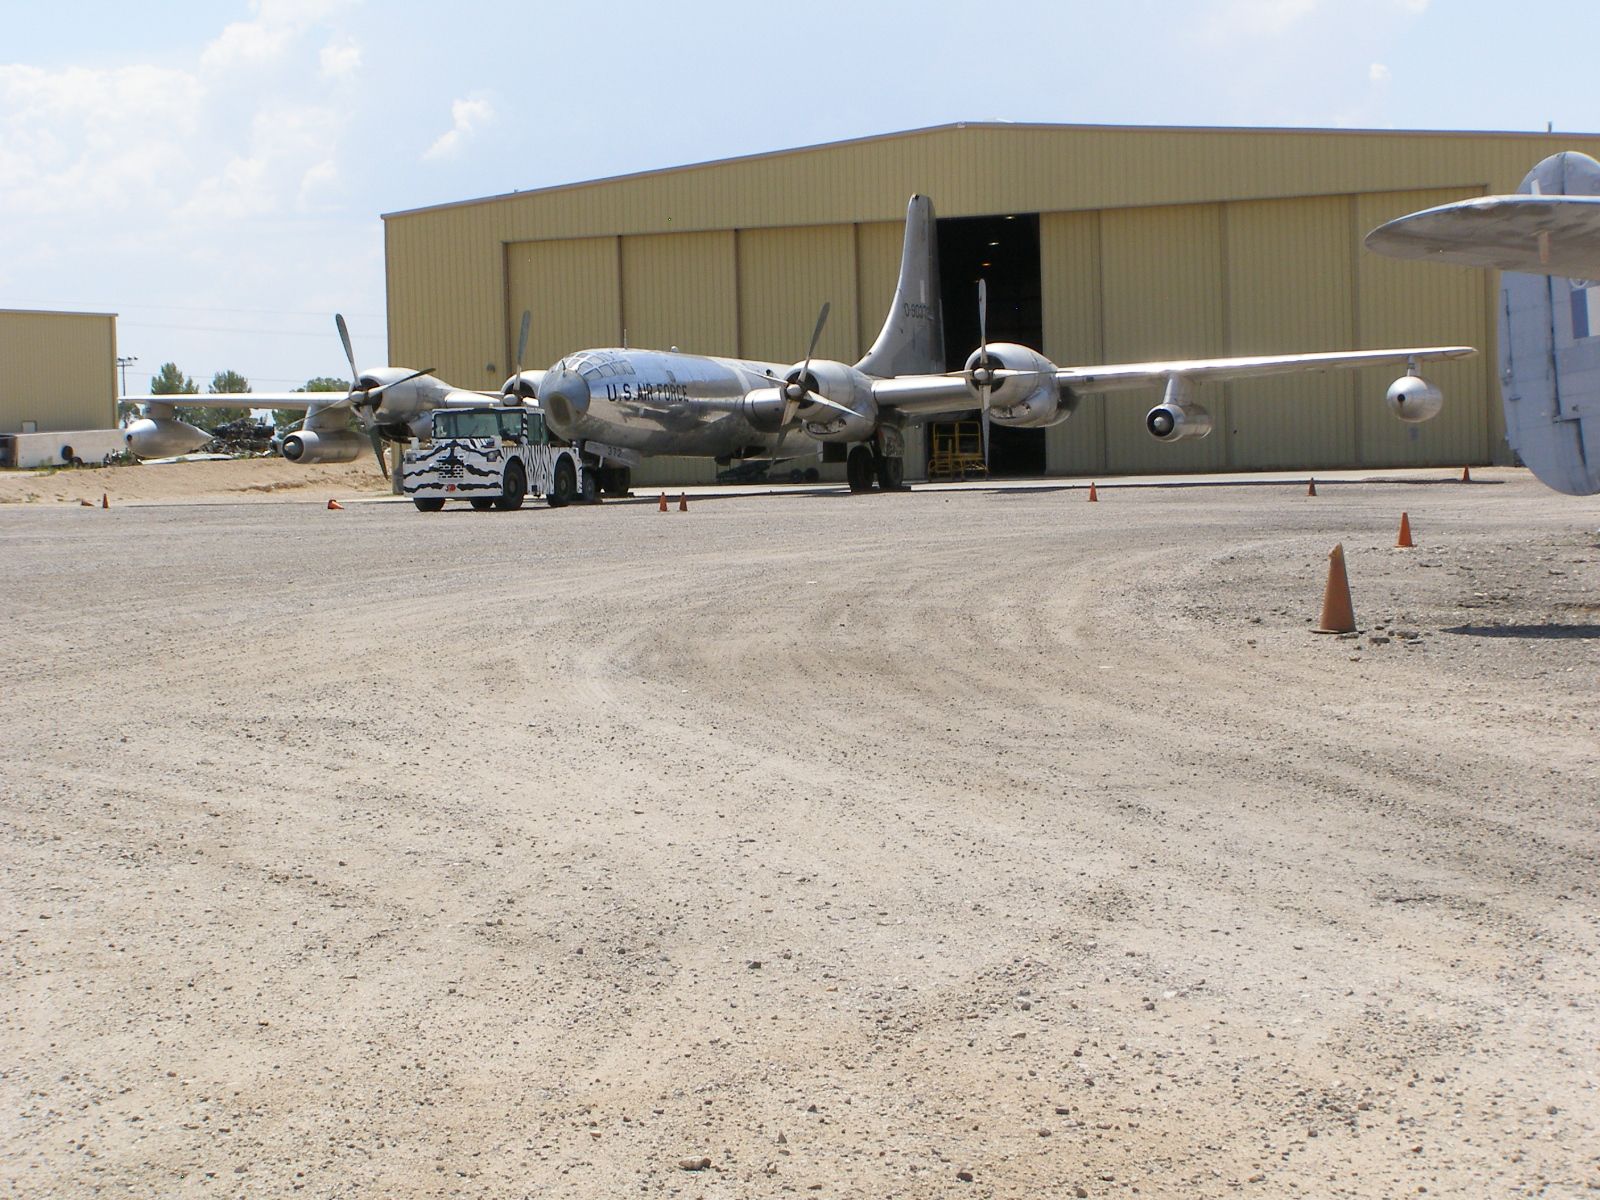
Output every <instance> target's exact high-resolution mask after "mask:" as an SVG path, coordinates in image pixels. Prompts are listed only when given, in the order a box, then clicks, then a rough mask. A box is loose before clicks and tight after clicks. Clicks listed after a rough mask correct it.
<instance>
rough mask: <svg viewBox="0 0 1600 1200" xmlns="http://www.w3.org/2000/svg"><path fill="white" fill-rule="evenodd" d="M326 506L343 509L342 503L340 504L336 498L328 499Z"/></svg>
mask: <svg viewBox="0 0 1600 1200" xmlns="http://www.w3.org/2000/svg"><path fill="white" fill-rule="evenodd" d="M328 507H329V508H330V509H337V510H339V511H343V509H344V505H342V504H340V503H339V502H338V501H337V500H329V501H328Z"/></svg>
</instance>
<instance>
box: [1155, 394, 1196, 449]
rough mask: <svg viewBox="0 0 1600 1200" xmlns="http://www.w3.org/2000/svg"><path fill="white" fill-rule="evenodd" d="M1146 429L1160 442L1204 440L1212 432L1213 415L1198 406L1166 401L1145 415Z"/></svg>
mask: <svg viewBox="0 0 1600 1200" xmlns="http://www.w3.org/2000/svg"><path fill="white" fill-rule="evenodd" d="M1144 427H1145V428H1146V429H1148V430H1149V431H1150V436H1151V437H1153V438H1155V439H1156V441H1158V442H1179V441H1182V440H1183V439H1184V438H1203V437H1205V436H1206V434H1208V433H1210V432H1211V414H1210V413H1208V412H1207V411H1206V410H1205V409H1203V408H1201V407H1200V406H1199V405H1198V404H1177V403H1174V402H1173V401H1170V400H1168V401H1165V402H1163V403H1161V404H1158V405H1156V406H1155V407H1154V408H1152V409H1151V410H1150V411H1149V412H1147V413H1145V415H1144Z"/></svg>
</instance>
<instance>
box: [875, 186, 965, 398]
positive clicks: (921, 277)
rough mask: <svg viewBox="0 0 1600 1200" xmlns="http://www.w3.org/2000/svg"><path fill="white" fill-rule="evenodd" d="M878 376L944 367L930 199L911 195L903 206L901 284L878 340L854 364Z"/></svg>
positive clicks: (921, 372) (929, 371)
mask: <svg viewBox="0 0 1600 1200" xmlns="http://www.w3.org/2000/svg"><path fill="white" fill-rule="evenodd" d="M856 369H857V370H859V371H861V372H862V373H863V374H866V375H871V376H874V377H875V378H878V379H892V378H893V377H894V376H896V375H931V374H936V373H937V372H940V371H943V370H944V308H943V306H942V305H941V304H940V301H939V240H938V238H937V237H936V236H935V234H934V224H933V201H932V200H930V199H928V197H926V196H913V197H911V203H910V204H908V205H906V240H905V247H904V249H902V250H901V252H900V282H899V284H898V285H897V286H896V287H895V290H894V303H893V304H892V305H891V306H890V308H889V315H888V317H887V318H886V319H885V320H884V322H883V329H882V330H881V331H880V332H879V334H878V340H877V341H875V342H873V343H872V349H870V350H868V351H867V356H866V357H865V358H863V359H862V360H861V361H860V362H858V363H857V364H856Z"/></svg>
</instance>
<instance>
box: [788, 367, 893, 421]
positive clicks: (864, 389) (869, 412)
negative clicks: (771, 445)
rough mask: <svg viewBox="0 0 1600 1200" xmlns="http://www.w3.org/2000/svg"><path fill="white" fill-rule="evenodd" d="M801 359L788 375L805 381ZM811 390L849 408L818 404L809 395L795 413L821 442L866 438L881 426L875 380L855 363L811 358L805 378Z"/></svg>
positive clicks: (798, 380) (797, 380)
mask: <svg viewBox="0 0 1600 1200" xmlns="http://www.w3.org/2000/svg"><path fill="white" fill-rule="evenodd" d="M804 365H805V364H803V363H801V364H798V365H796V366H794V367H792V368H790V370H789V372H788V374H787V375H786V376H785V379H786V380H787V381H788V382H789V383H798V382H802V381H801V379H800V375H801V370H802V368H803V367H804ZM803 382H804V383H805V386H806V387H807V388H809V389H810V390H811V391H812V392H815V393H817V394H818V395H819V396H822V397H823V398H824V399H827V400H831V401H832V402H833V403H834V404H837V405H840V406H841V407H842V408H844V409H846V410H847V411H844V412H841V411H840V410H839V409H838V408H834V407H832V406H830V405H826V404H817V403H815V402H814V401H812V400H811V399H810V398H809V397H807V399H806V400H804V401H803V402H802V403H801V404H800V406H799V408H798V409H796V415H797V416H799V418H800V423H801V425H803V426H804V427H805V431H806V433H807V434H809V435H810V436H811V437H814V438H816V439H817V441H819V442H864V441H866V440H867V439H868V438H869V437H871V436H872V434H873V432H874V431H875V430H876V429H877V428H878V402H877V401H876V400H875V399H873V396H872V381H871V380H870V379H868V378H867V377H866V376H865V375H863V374H862V373H861V372H860V371H858V370H856V369H855V368H854V367H852V366H849V365H848V364H846V363H842V362H832V361H827V360H823V361H818V360H815V359H813V360H812V362H811V371H810V374H809V375H808V376H807V377H806V379H805V380H804V381H803Z"/></svg>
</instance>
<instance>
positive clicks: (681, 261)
mask: <svg viewBox="0 0 1600 1200" xmlns="http://www.w3.org/2000/svg"><path fill="white" fill-rule="evenodd" d="M736 262H737V260H736V257H735V247H734V235H733V234H732V233H731V232H727V233H669V234H656V235H646V236H642V237H626V238H623V239H622V327H623V329H624V330H625V331H626V333H627V342H628V345H630V346H638V347H640V348H644V349H651V350H666V349H670V348H671V347H673V346H676V347H677V348H678V349H680V350H682V351H683V352H684V353H685V354H724V355H725V354H732V353H733V349H734V347H735V346H736V345H738V342H739V306H738V301H737V285H738V272H737V267H736ZM574 348H575V346H569V347H568V349H569V350H570V349H574Z"/></svg>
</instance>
